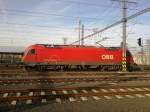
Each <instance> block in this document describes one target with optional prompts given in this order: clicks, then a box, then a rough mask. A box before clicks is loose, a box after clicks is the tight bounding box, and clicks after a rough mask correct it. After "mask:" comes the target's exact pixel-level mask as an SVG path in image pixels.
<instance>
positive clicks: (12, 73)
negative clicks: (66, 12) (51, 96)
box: [0, 69, 150, 77]
mask: <svg viewBox="0 0 150 112" xmlns="http://www.w3.org/2000/svg"><path fill="white" fill-rule="evenodd" d="M103 75H104V76H120V75H121V76H123V75H150V72H93V71H82V72H79V71H68V72H66V71H61V72H60V71H59V72H57V71H55V72H54V71H51V72H36V71H33V72H27V71H25V70H24V69H22V70H16V69H14V70H2V71H1V70H0V77H16V76H18V77H19V76H21V77H22V76H103Z"/></svg>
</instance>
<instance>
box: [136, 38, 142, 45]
mask: <svg viewBox="0 0 150 112" xmlns="http://www.w3.org/2000/svg"><path fill="white" fill-rule="evenodd" d="M137 40H138V45H139V46H142V38H138V39H137Z"/></svg>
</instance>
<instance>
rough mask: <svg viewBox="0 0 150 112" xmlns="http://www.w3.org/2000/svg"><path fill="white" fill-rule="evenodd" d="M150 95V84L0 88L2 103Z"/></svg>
mask: <svg viewBox="0 0 150 112" xmlns="http://www.w3.org/2000/svg"><path fill="white" fill-rule="evenodd" d="M143 97H150V86H117V87H115V86H109V87H64V88H45V89H3V90H0V104H7V105H8V104H10V105H17V104H20V103H21V104H32V103H37V102H42V103H47V102H57V103H64V102H68V101H69V102H78V101H87V100H89V99H90V100H97V101H98V100H101V99H106V100H111V99H114V98H116V99H123V98H143Z"/></svg>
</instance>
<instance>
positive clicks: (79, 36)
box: [78, 18, 81, 45]
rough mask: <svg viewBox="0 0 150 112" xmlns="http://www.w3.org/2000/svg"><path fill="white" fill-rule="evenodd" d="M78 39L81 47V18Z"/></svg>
mask: <svg viewBox="0 0 150 112" xmlns="http://www.w3.org/2000/svg"><path fill="white" fill-rule="evenodd" d="M78 22H79V23H78V38H79V45H80V44H81V20H80V18H79V21H78Z"/></svg>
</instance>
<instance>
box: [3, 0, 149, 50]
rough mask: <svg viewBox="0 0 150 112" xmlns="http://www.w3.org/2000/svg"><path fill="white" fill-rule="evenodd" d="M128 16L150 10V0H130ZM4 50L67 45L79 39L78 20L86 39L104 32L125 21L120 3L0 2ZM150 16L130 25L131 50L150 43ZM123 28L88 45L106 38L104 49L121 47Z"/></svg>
mask: <svg viewBox="0 0 150 112" xmlns="http://www.w3.org/2000/svg"><path fill="white" fill-rule="evenodd" d="M130 1H134V2H137V4H128V13H127V14H128V16H130V15H132V14H134V13H136V12H138V11H140V10H142V9H145V8H148V7H150V0H130ZM0 15H1V16H0V34H1V35H0V46H25V47H26V46H28V45H31V44H35V43H41V44H44V43H46V44H63V38H64V37H65V38H67V39H68V41H67V43H68V44H69V43H71V42H73V41H76V40H77V39H78V30H77V28H78V18H80V19H81V21H82V23H83V24H84V26H85V36H86V35H88V34H91V33H93V30H92V29H93V28H97V29H102V28H104V27H106V26H107V25H109V24H112V23H114V22H116V21H118V20H120V19H121V7H120V3H119V2H116V1H112V0H0ZM149 20H150V13H146V14H143V15H141V16H138V17H137V18H135V19H132V20H130V21H129V23H128V25H127V36H128V37H127V43H128V46H130V47H134V46H138V45H137V38H139V37H142V38H143V40H144V42H145V41H146V40H147V39H150V21H149ZM121 28H122V27H121V25H117V26H115V27H113V28H111V29H109V30H107V31H105V32H103V33H102V34H100V35H99V36H95V37H93V38H91V39H88V40H86V41H85V44H87V45H95V41H99V40H101V39H103V38H105V37H107V38H108V39H106V40H105V41H102V42H101V44H102V45H104V46H119V45H120V42H121V41H122V38H121V37H122V29H121Z"/></svg>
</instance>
